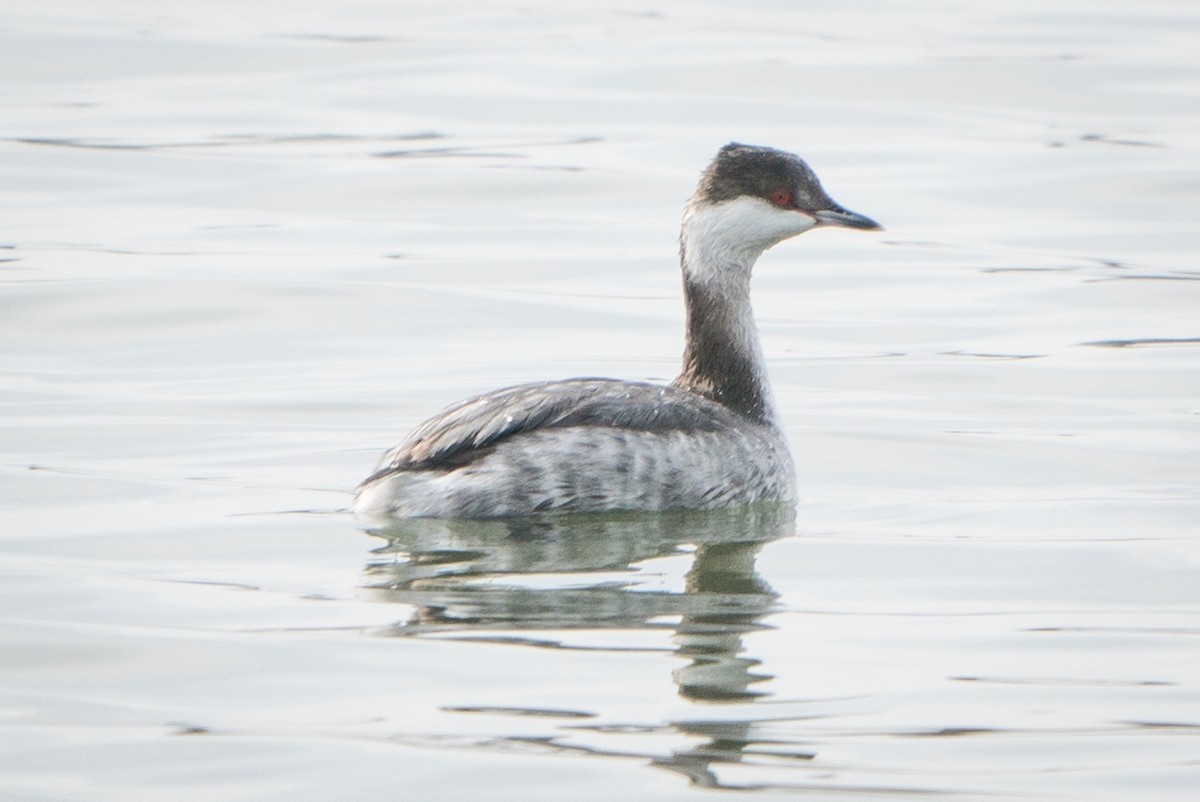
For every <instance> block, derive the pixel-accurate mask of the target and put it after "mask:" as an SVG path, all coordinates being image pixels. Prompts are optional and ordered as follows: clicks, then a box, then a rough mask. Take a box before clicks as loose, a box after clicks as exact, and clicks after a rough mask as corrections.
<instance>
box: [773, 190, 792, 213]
mask: <svg viewBox="0 0 1200 802" xmlns="http://www.w3.org/2000/svg"><path fill="white" fill-rule="evenodd" d="M770 200H771V203H773V204H775V205H776V206H778V207H779V208H781V209H791V208H792V207H793V206H795V204H794V203H792V193H790V192H788V191H787V190H786V189H777V190H775V191H774V192H772V193H771V196H770Z"/></svg>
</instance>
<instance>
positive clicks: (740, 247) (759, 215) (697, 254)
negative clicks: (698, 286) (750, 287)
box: [683, 197, 817, 278]
mask: <svg viewBox="0 0 1200 802" xmlns="http://www.w3.org/2000/svg"><path fill="white" fill-rule="evenodd" d="M816 224H817V221H816V220H815V219H814V218H812V217H809V216H808V215H806V214H804V213H803V212H797V211H794V210H791V209H780V208H778V207H777V206H773V205H771V204H770V203H768V202H767V201H765V200H763V199H762V198H752V197H740V198H734V199H733V200H727V201H722V202H721V203H716V204H702V205H692V206H690V207H689V208H688V210H687V212H686V213H685V215H684V220H683V247H684V251H685V253H686V256H687V259H688V265H687V268H688V272H689V273H690V274H691V275H693V276H694V277H696V278H703V276H704V273H705V272H707V271H709V270H713V269H718V268H719V269H721V270H728V269H729V268H730V267H744V268H745V269H746V271H747V273H748V272H749V268H750V267H751V266H753V264H754V262H755V260H757V259H758V257H759V256H761V255H762V252H763V251H765V250H766V249H767V248H770V247H771V246H772V245H775V244H776V243H779V242H782V241H783V240H785V239H788V238H789V237H794V236H796V235H797V234H803V233H804V232H805V231H808V230H809V229H810V228H813V227H814V226H816Z"/></svg>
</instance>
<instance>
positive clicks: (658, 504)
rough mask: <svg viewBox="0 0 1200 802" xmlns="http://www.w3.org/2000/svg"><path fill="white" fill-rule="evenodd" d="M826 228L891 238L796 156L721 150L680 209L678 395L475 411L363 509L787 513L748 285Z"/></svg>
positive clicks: (365, 496)
mask: <svg viewBox="0 0 1200 802" xmlns="http://www.w3.org/2000/svg"><path fill="white" fill-rule="evenodd" d="M820 227H841V228H849V229H860V230H865V231H872V230H881V228H882V227H881V226H880V225H879V224H878V223H876V222H875V221H874V220H872V219H871V218H869V217H866V216H864V215H861V214H858V213H856V212H852V211H849V210H848V209H845V208H843V207H842V206H840V205H838V204H837V203H836V202H835V201H834V200H833V199H832V198H831V197H830V196H829V195H828V194H827V193H826V191H825V190H824V188H823V187H822V186H821V182H820V181H819V180H818V178H817V176H816V174H815V173H814V172H813V170H812V169H811V168H810V167H809V166H808V164H807V163H806V162H805V161H804V160H803V159H801V158H800V157H799V156H796V155H794V154H792V153H789V152H787V151H783V150H778V149H775V148H771V147H764V146H759V145H745V144H741V143H738V142H731V143H729V144H728V145H725V146H724V147H722V148H721V149H720V150H719V151H718V152H717V154H716V156H715V157H714V158H713V160H712V162H711V163H710V164H709V165H708V167H707V169H705V170H704V172H703V173H702V175H701V177H700V181H699V184H698V186H697V187H696V190H695V192H694V193H693V194H692V196H691V198H690V200H689V201H688V202H687V205H686V207H685V209H684V214H683V223H682V228H681V231H680V237H679V254H680V267H681V270H682V273H683V296H684V306H685V313H686V314H685V346H684V352H683V365H682V370H681V372H680V374H679V376H678V377H677V378H676V379H675V380H674V381H673V382H671V383H670V384H667V385H664V384H655V383H651V382H643V381H622V380H618V379H607V378H574V379H566V380H556V381H545V382H536V383H531V384H521V385H517V386H513V387H506V388H503V389H499V390H495V391H492V392H489V393H485V394H483V395H478V396H475V397H472V398H468V399H466V400H464V401H461V402H459V403H457V404H454V405H452V406H450V407H449V408H447V409H445V410H444V411H442V412H441V413H439V414H437V415H435V416H434V417H433V418H430V419H429V420H427V421H426V422H424V423H423V424H421V425H419V426H418V427H417V428H416V429H414V430H413V431H412V432H411V433H410V434H409V435H408V437H407V438H406V439H405V440H403V441H402V442H401V443H400V444H399V445H397V446H396V447H395V448H393V449H391V450H390V451H388V452H387V453H385V454H384V455H383V458H382V459H381V461H380V462H379V464H378V466H377V467H376V469H375V470H374V472H372V473H371V474H370V475H369V476H368V477H367V478H366V479H364V480H363V481H362V483H361V484H359V486H358V488H357V490H356V492H355V499H354V505H353V510H354V512H355V513H356V514H358V515H361V516H368V517H381V516H382V517H390V518H460V519H463V518H465V519H485V518H510V517H521V516H531V515H543V514H553V513H596V512H615V511H657V512H663V511H670V510H710V509H718V508H727V507H735V506H741V505H751V504H756V503H759V502H781V503H789V502H792V501H794V499H795V495H796V479H795V469H794V467H793V462H792V457H791V454H790V452H789V450H788V445H787V441H786V438H785V436H784V433H783V430H782V428H781V425H780V419H779V416H778V413H777V412H776V409H775V406H774V403H773V401H772V397H771V389H770V385H769V383H768V380H767V374H766V364H765V360H764V357H763V352H762V348H761V345H760V342H759V336H758V331H757V328H756V327H755V323H754V316H753V311H752V309H751V304H750V283H751V282H750V279H751V271H752V268H753V267H754V264H755V262H756V261H757V260H758V258H759V256H761V255H762V253H763V252H764V251H766V250H767V249H768V248H770V247H772V246H774V245H776V244H778V243H780V242H782V241H784V240H786V239H789V238H791V237H794V236H796V235H798V234H802V233H804V232H806V231H809V230H811V229H814V228H820Z"/></svg>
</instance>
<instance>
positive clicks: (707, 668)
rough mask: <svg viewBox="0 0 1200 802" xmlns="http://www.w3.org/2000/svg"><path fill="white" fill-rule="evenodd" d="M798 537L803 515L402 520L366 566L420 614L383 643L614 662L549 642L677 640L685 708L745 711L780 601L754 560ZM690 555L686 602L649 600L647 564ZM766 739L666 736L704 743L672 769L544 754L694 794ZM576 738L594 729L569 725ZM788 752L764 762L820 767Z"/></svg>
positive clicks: (563, 747) (709, 725)
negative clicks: (642, 570)
mask: <svg viewBox="0 0 1200 802" xmlns="http://www.w3.org/2000/svg"><path fill="white" fill-rule="evenodd" d="M794 524H795V518H794V509H793V508H792V507H791V505H786V504H781V505H775V504H773V505H758V506H754V507H746V508H740V509H731V510H718V511H711V512H703V513H697V512H671V513H628V514H625V513H606V514H595V515H573V516H562V517H546V518H525V519H495V520H473V521H472V520H434V519H408V520H397V521H394V522H392V523H390V524H389V525H388V526H387V527H385V528H381V529H376V530H374V531H373V532H372V534H374V535H376V536H378V537H381V538H383V539H384V540H385V541H386V542H385V544H384V545H383V546H382V547H380V548H378V549H376V550H375V551H374V552H373V554H374V558H373V559H372V561H371V562H370V563H369V565H368V566H367V574H368V589H369V591H370V592H372V593H373V594H375V596H376V598H377V599H379V600H380V601H389V602H396V603H402V604H404V605H407V606H409V607H411V608H412V610H413V611H414V612H413V613H412V614H411V615H410V617H409V618H408V619H407V620H405V621H403V622H398V623H396V624H394V625H393V626H392V627H391V628H390V629H388V630H387V631H386V632H384V633H383V634H386V635H391V636H395V637H422V636H426V635H439V636H442V637H445V636H453V637H458V638H469V639H472V640H485V641H489V642H506V643H516V644H524V645H529V646H539V647H549V648H573V649H588V648H592V649H604V648H608V647H603V646H588V645H568V644H565V643H563V642H562V641H561V640H559V639H556V638H555V637H553V636H551V635H550V633H551V632H553V633H555V635H557V636H558V638H561V637H562V633H564V632H571V631H576V632H580V631H587V630H592V631H597V630H606V631H614V630H624V631H663V630H673V643H674V648H673V649H672V650H671V652H673V653H674V654H675V655H676V656H679V657H683V658H686V660H687V663H686V664H685V665H683V666H682V667H679V668H677V669H675V670H674V671H673V673H672V676H673V679H674V682H675V685H676V687H677V688H678V691H679V694H680V695H681V696H683V697H684V698H687V699H690V700H694V701H697V702H706V703H714V702H715V703H720V702H742V701H748V700H751V699H754V698H756V697H758V696H760V695H762V693H761V692H759V691H756V690H755V689H754V687H753V686H754V685H756V684H757V683H760V682H762V681H763V680H767V679H770V678H771V677H770V675H768V674H764V673H758V672H756V670H755V669H756V668H757V667H758V666H759V661H758V660H756V659H755V658H753V657H751V656H749V655H747V654H745V649H744V645H743V636H744V635H745V634H746V633H748V632H752V631H754V630H757V629H761V628H764V627H765V624H763V622H762V621H763V618H764V617H765V616H766V615H767V614H768V613H770V612H771V611H772V610H773V609H774V605H775V601H776V599H777V594H776V593H775V592H774V591H773V590H772V589H771V588H770V586H769V585H768V584H767V583H766V582H765V581H764V580H763V579H762V577H760V576H759V575H758V573H757V571H756V567H755V560H756V557H757V555H758V552H759V551H760V549H761V548H762V546H763V545H764V544H766V543H768V542H770V541H772V540H776V539H778V538H780V537H784V536H786V535H789V534H791V533H792V532H793V531H794ZM689 550H691V553H692V555H693V560H692V564H691V567H690V570H689V571H688V573H687V576H686V581H685V585H684V589H683V591H682V592H679V591H667V590H645V589H642V588H640V587H639V584H640V583H639V581H638V578H637V576H636V573H634V572H635V571H636V568H635V566H636V565H637V564H638V563H641V562H644V561H646V560H650V559H653V558H656V557H666V556H671V555H678V554H682V553H687V552H688V551H689ZM539 632H544V633H546V637H541V636H539V634H538V633H539ZM514 633H516V634H514ZM612 648H614V649H615V650H619V651H628V650H630V649H636V648H638V647H634V646H618V647H612ZM455 709H458V710H470V711H472V712H510V713H522V712H526V713H527V711H519V710H512V711H501V710H486V711H482V710H480V709H478V708H455ZM527 714H528V713H527ZM756 725H757V722H756V721H754V720H747V721H738V720H730V719H728V718H726V717H724V716H722V717H721V718H720V720H715V721H708V720H689V721H687V722H673V723H667V724H664V725H662V726H666V727H668V728H669V729H670V731H673V732H675V733H676V734H683V735H688V736H693V737H694V736H699V737H702V738H704V739H706V740H705V742H704V743H703V744H701V745H699V746H695V747H693V748H689V749H687V750H685V751H677V752H675V753H673V754H671V755H670V756H663V755H661V754H658V755H654V754H637V753H630V752H616V751H608V750H600V749H595V748H590V747H578V746H572V745H568V744H566V743H562V742H555V743H551V742H546V741H545V740H543V741H542V743H543V745H544V746H546V747H548V748H553V749H554V750H555V751H568V752H570V751H584V752H586V753H588V754H592V755H597V754H600V755H614V756H621V757H644V758H650V759H651V760H652V761H653V763H654V764H655V765H659V766H662V767H664V768H669V769H671V770H674V771H677V772H680V773H682V774H685V775H686V776H687V777H689V779H691V780H692V781H693V782H695V783H697V784H700V785H705V786H710V787H720V786H721V784H720V783H719V782H718V781H717V778H716V776H715V775H714V774H713V772H712V770H711V769H710V764H711V763H713V762H740V761H741V760H742V759H743V758H745V757H746V755H748V754H752V753H753V752H754V751H755V745H756V743H757V744H759V745H761V744H762V741H763V739H762V738H756V736H755V732H754V731H755V729H756ZM579 729H586V727H580V726H578V724H573V725H572V730H575V731H578V730H579ZM613 730H614V728H613V727H599V728H597V731H610V732H611V731H613ZM787 751H788V750H786V749H783V750H779V749H777V748H772V749H770V751H768V752H765V753H764V754H769V755H770V756H772V757H773V758H781V757H783V758H802V759H806V758H808V757H811V755H808V754H798V753H792V754H787Z"/></svg>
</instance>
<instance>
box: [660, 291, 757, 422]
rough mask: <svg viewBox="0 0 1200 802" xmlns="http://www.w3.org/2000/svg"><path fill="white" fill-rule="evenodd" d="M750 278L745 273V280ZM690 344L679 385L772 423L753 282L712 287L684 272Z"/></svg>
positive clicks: (750, 417) (677, 380) (746, 414)
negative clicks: (753, 310) (752, 297)
mask: <svg viewBox="0 0 1200 802" xmlns="http://www.w3.org/2000/svg"><path fill="white" fill-rule="evenodd" d="M748 278H749V276H748V274H747V279H748ZM683 291H684V300H685V303H686V306H687V328H686V332H687V342H686V345H685V347H684V352H683V373H681V374H680V375H679V378H677V379H676V380H675V385H676V386H678V387H682V388H684V389H686V390H691V391H692V392H694V393H699V394H700V395H702V396H705V397H706V398H711V399H712V400H713V401H716V402H718V403H720V404H724V405H725V406H727V407H729V408H730V409H732V410H733V411H734V412H737V413H739V414H741V415H743V416H745V417H747V418H749V419H751V420H753V421H755V422H758V423H766V422H767V421H769V420H770V419H771V418H772V412H771V404H770V395H769V391H768V389H767V385H766V376H765V371H764V366H763V365H762V357H761V351H760V349H759V345H758V332H757V330H756V329H755V327H754V319H753V315H752V313H751V310H750V287H749V281H748V280H747V281H745V282H741V283H737V284H734V285H733V286H729V285H721V286H717V287H714V286H712V285H710V284H705V283H702V282H699V281H696V280H694V279H691V278H689V277H688V275H687V273H686V272H685V273H684V279H683Z"/></svg>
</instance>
